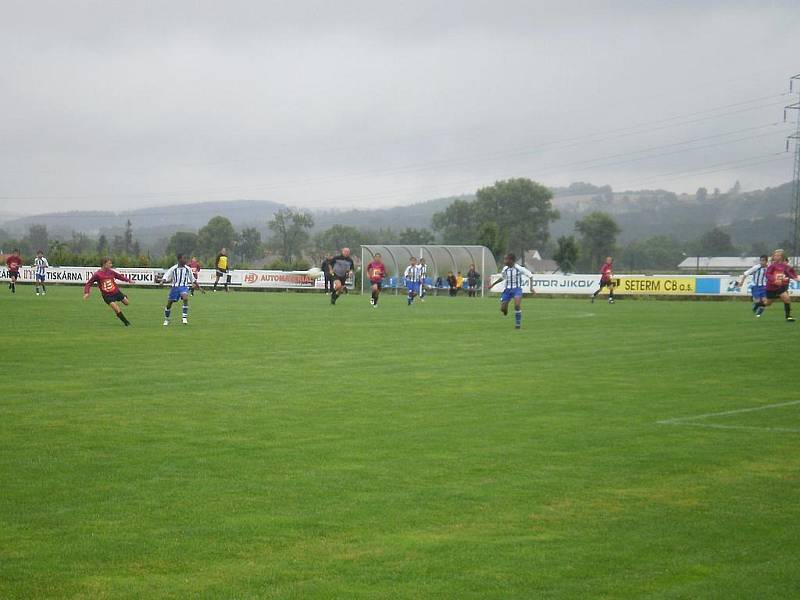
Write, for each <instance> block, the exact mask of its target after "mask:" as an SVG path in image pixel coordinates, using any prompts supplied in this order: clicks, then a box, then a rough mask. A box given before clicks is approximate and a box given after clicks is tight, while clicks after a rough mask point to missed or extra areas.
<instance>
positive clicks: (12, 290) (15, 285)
mask: <svg viewBox="0 0 800 600" xmlns="http://www.w3.org/2000/svg"><path fill="white" fill-rule="evenodd" d="M11 293H12V294H16V293H17V284H16V283H12V284H11Z"/></svg>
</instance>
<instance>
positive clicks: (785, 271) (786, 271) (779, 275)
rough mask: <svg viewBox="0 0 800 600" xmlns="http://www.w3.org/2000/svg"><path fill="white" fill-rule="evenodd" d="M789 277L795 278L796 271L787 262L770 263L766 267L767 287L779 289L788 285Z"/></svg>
mask: <svg viewBox="0 0 800 600" xmlns="http://www.w3.org/2000/svg"><path fill="white" fill-rule="evenodd" d="M790 279H797V273H796V272H795V270H794V269H793V268H792V266H791V265H790V264H789V263H784V262H779V263H772V264H771V265H770V266H768V267H767V289H768V290H780V289H783V288H785V287H786V286H788V285H789V280H790Z"/></svg>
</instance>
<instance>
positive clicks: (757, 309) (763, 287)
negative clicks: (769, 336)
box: [736, 254, 769, 317]
mask: <svg viewBox="0 0 800 600" xmlns="http://www.w3.org/2000/svg"><path fill="white" fill-rule="evenodd" d="M768 266H769V256H767V255H766V254H762V255H761V257H760V258H759V263H758V264H757V265H754V266H752V267H750V268H749V269H747V271H745V272H744V273H742V276H741V278H740V279H739V281H737V282H736V287H742V285H744V282H745V280H746V279H747V278H748V277H751V278H752V281H753V284H752V285H751V286H750V296H751V297H752V298H753V312H754V313H756V316H757V317H760V316H761V315H762V314H764V306H765V302H764V301H765V300H766V299H767V267H768Z"/></svg>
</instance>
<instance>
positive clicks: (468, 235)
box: [431, 199, 478, 244]
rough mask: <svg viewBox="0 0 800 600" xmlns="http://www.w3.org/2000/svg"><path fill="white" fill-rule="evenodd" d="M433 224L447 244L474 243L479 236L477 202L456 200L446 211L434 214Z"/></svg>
mask: <svg viewBox="0 0 800 600" xmlns="http://www.w3.org/2000/svg"><path fill="white" fill-rule="evenodd" d="M431 224H432V225H433V228H434V229H435V230H436V231H438V232H439V233H440V234H441V236H442V242H443V243H445V244H474V243H475V242H476V240H477V237H478V222H477V219H476V214H475V203H474V202H469V201H468V200H462V199H458V200H454V201H453V203H452V204H450V206H448V207H447V208H446V209H444V211H442V212H438V213H436V214H434V215H433V218H432V219H431Z"/></svg>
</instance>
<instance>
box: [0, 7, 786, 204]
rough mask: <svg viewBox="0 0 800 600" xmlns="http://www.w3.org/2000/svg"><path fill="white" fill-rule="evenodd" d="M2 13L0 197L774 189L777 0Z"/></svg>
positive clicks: (380, 198) (115, 199) (357, 197)
mask: <svg viewBox="0 0 800 600" xmlns="http://www.w3.org/2000/svg"><path fill="white" fill-rule="evenodd" d="M0 15H2V22H0V61H1V62H0V211H7V210H13V211H16V212H22V213H35V212H43V211H50V210H56V209H58V210H61V209H97V208H104V209H110V210H120V209H127V208H136V207H142V206H153V205H163V204H172V203H178V202H196V201H204V200H228V199H237V198H252V199H265V200H274V201H278V202H284V203H287V204H289V205H293V206H302V207H326V208H334V207H342V208H344V207H350V206H361V207H366V206H390V205H398V204H408V203H411V202H417V201H421V200H426V199H430V198H434V197H441V196H445V195H452V194H460V193H467V192H472V191H474V190H475V189H476V188H477V187H480V186H482V185H488V184H491V183H492V182H493V181H495V180H497V179H503V178H508V177H517V176H524V177H531V178H533V179H536V180H539V181H541V182H543V183H545V184H548V185H564V184H568V183H570V182H572V181H591V182H593V183H597V184H610V185H612V186H613V187H614V188H615V189H618V190H622V189H629V188H633V189H639V188H656V187H662V188H666V189H672V190H675V191H694V190H695V189H696V188H697V187H698V186H699V185H706V186H708V187H709V188H713V187H714V186H719V187H720V188H723V189H726V188H728V187H730V186H731V185H732V184H733V182H734V181H735V180H736V179H739V180H741V183H742V185H743V186H744V187H745V188H746V189H752V188H757V187H762V186H765V185H774V184H778V183H782V182H785V181H788V180H789V179H791V160H790V158H789V156H788V155H780V154H778V153H780V152H781V151H782V150H783V149H784V138H785V136H786V134H787V133H788V132H789V129H790V126H788V125H784V124H782V123H781V121H782V118H783V111H782V106H783V105H784V104H787V103H789V102H791V101H792V100H791V98H790V97H789V96H787V95H786V92H787V90H788V77H789V76H790V75H793V74H795V73H798V72H800V62H798V60H797V56H798V50H797V48H798V46H797V35H798V31H800V8H799V7H798V3H797V1H796V0H793V1H786V2H767V1H764V0H761V1H758V2H737V1H736V0H727V1H716V0H713V1H712V0H706V1H703V0H693V1H686V2H683V1H673V2H668V1H663V0H662V1H647V0H631V1H626V2H597V1H587V2H566V1H559V2H552V1H550V0H548V1H536V0H527V1H523V0H520V1H503V0H486V1H483V0H481V1H475V0H459V1H455V0H453V1H449V2H435V1H432V0H419V1H416V0H414V1H402V0H400V1H398V0H395V1H392V2H384V1H382V0H371V1H363V2H362V1H358V2H353V1H347V0H336V1H330V0H320V1H303V0H291V1H286V2H269V1H266V0H252V1H242V0H225V1H222V0H217V1H202V0H193V1H183V0H169V1H163V0H161V1H158V2H144V1H136V0H124V1H112V0H100V1H93V2H89V1H71V0H52V1H49V2H43V1H37V0H21V1H9V0H0Z"/></svg>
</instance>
